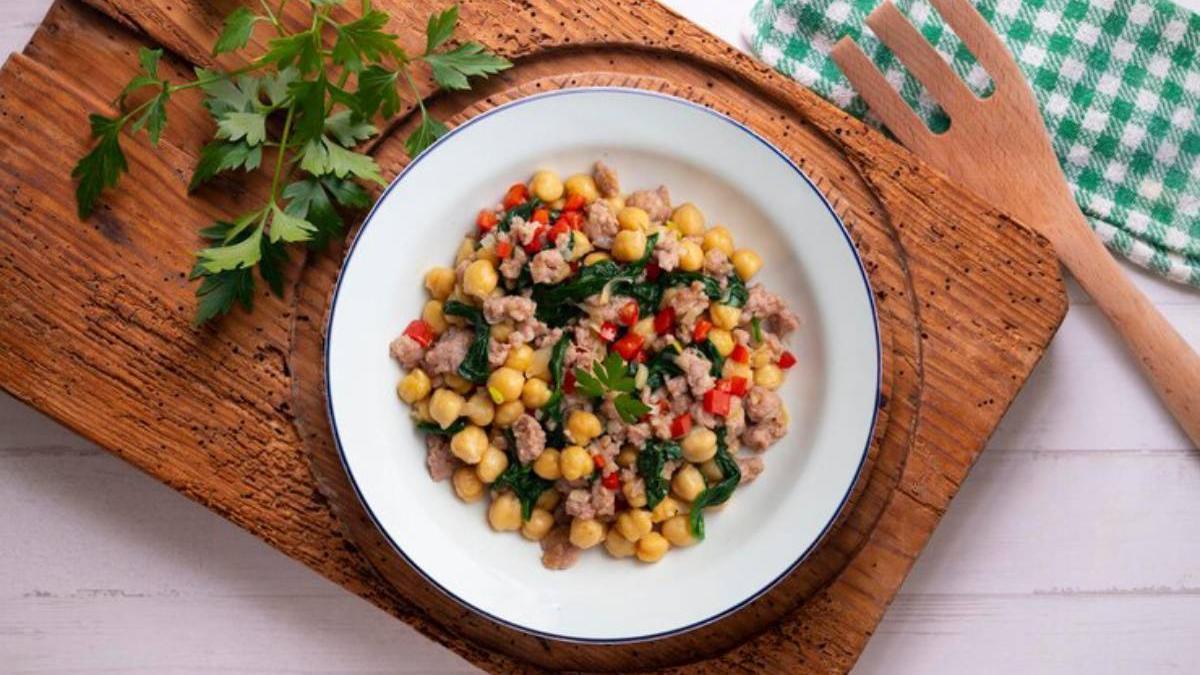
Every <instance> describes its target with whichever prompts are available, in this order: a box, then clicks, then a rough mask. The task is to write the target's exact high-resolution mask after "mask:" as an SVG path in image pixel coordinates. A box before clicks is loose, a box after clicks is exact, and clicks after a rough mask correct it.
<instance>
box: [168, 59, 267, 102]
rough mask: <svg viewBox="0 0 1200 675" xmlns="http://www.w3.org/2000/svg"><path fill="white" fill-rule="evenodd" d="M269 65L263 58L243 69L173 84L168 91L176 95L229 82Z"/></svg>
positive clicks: (215, 73)
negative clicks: (178, 92)
mask: <svg viewBox="0 0 1200 675" xmlns="http://www.w3.org/2000/svg"><path fill="white" fill-rule="evenodd" d="M267 65H268V64H267V63H266V62H265V61H264V60H263V59H261V58H260V59H255V60H254V61H251V62H250V63H247V64H246V65H244V66H242V67H241V68H236V69H234V70H230V71H228V72H224V71H222V72H214V73H212V74H210V75H207V76H205V77H197V78H196V79H194V80H192V81H191V82H184V83H183V84H172V85H171V86H170V87H168V90H169V91H170V93H172V94H174V93H175V92H177V91H183V90H185V89H195V88H196V87H203V86H205V85H208V84H212V83H213V82H220V81H221V80H227V79H229V78H231V77H237V76H238V75H245V74H246V73H249V72H253V71H255V70H258V69H259V68H263V67H265V66H267Z"/></svg>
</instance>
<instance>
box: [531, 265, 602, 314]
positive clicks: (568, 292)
mask: <svg viewBox="0 0 1200 675" xmlns="http://www.w3.org/2000/svg"><path fill="white" fill-rule="evenodd" d="M620 274H621V266H620V265H618V264H617V263H615V262H613V261H611V260H605V261H604V262H599V263H596V264H595V265H588V266H587V267H584V268H582V269H580V270H579V274H577V275H576V276H575V278H573V279H570V280H568V281H565V282H563V283H558V284H534V286H533V301H534V302H535V303H537V318H538V320H539V321H542V322H544V323H546V324H548V325H550V326H555V327H560V326H564V325H566V324H567V322H568V321H570V320H571V319H573V318H574V317H575V316H577V315H578V314H579V313H580V310H579V308H578V307H576V306H575V304H576V303H580V302H583V301H584V300H586V299H587V298H589V297H591V296H593V295H595V294H597V293H599V292H600V291H602V290H604V286H605V284H607V283H608V282H610V281H612V280H613V279H616V278H617V277H618V276H620Z"/></svg>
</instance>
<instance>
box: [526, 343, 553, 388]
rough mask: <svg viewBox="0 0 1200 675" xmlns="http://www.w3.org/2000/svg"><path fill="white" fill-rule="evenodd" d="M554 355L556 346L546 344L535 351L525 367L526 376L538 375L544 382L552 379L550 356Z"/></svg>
mask: <svg viewBox="0 0 1200 675" xmlns="http://www.w3.org/2000/svg"><path fill="white" fill-rule="evenodd" d="M553 355H554V347H552V346H546V347H542V348H541V349H539V350H537V351H535V352H534V353H533V357H532V358H531V359H529V366H528V367H526V368H525V377H536V378H537V379H539V380H542V381H543V382H549V381H550V357H551V356H553Z"/></svg>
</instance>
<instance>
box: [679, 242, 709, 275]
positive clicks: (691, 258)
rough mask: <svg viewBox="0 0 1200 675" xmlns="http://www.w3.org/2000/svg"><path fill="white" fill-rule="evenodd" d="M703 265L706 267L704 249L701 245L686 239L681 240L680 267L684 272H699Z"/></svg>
mask: <svg viewBox="0 0 1200 675" xmlns="http://www.w3.org/2000/svg"><path fill="white" fill-rule="evenodd" d="M701 267H704V251H702V250H700V245H699V244H697V243H696V242H694V241H692V240H691V239H684V240H683V241H682V242H680V248H679V269H681V270H683V271H684V272H699V271H700V268H701Z"/></svg>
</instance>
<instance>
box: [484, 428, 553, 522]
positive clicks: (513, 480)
mask: <svg viewBox="0 0 1200 675" xmlns="http://www.w3.org/2000/svg"><path fill="white" fill-rule="evenodd" d="M514 447H516V444H515V443H512V442H510V443H509V448H510V449H509V451H508V468H507V469H505V470H504V473H502V474H500V477H499V478H497V479H496V482H495V483H492V489H493V490H503V489H504V488H508V489H510V490H512V491H513V494H515V495H516V496H517V499H518V500H520V501H521V520H529V516H530V514H532V513H533V505H534V504H535V503H537V500H538V497H540V496H541V494H542V493H543V492H545V491H546V490H548V489H550V487H551V486H552V485H554V483H553V482H551V481H548V480H546V479H545V478H542V477H541V476H539V475H537V474H536V473H534V472H533V463H532V462H530V463H529V464H521V462H520V461H519V460H518V459H517V456H516V454H515V453H514V452H513V451H512V449H511V448H514Z"/></svg>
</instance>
